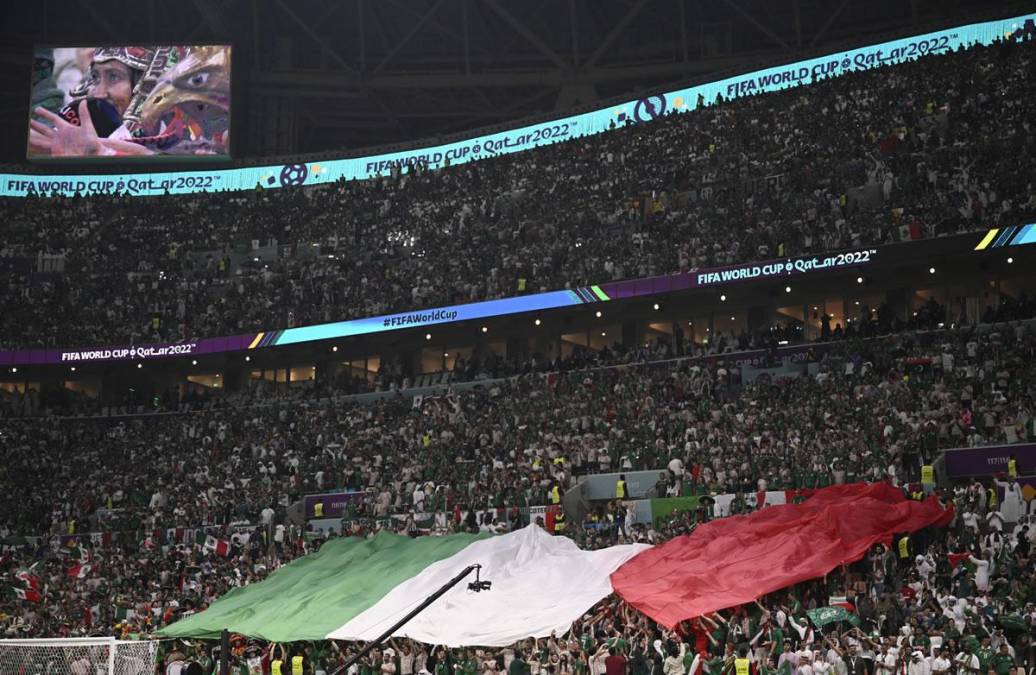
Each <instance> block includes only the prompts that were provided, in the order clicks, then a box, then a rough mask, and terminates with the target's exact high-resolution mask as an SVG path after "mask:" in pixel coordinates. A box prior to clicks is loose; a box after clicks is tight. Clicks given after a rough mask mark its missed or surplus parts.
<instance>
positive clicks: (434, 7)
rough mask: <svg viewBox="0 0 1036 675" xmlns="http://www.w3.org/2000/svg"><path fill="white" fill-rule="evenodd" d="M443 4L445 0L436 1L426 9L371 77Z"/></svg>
mask: <svg viewBox="0 0 1036 675" xmlns="http://www.w3.org/2000/svg"><path fill="white" fill-rule="evenodd" d="M444 2H445V0H437V1H436V3H435V4H434V5H432V6H431V7H429V8H428V11H426V12H425V13H424V15H423V16H422V17H421V18H420V20H418V22H417V23H416V24H414V25H413V26H412V27H411V28H410V30H409V31H407V34H406V35H404V36H403V37H402V38H401V39H400V40H399V42H397V43H396V44H395V46H394V47H392V49H391V50H390V51H389V53H388V54H386V55H385V58H383V59H382V60H381V63H379V64H378V65H377V66H375V67H374V71H373V73H372V74H373V75H377V74H378V73H380V72H381V71H383V70H384V69H385V66H387V65H388V64H389V63H391V62H392V59H394V58H395V57H396V54H398V53H399V51H400V50H401V49H403V47H405V46H406V45H407V43H408V42H410V40H412V39H413V37H414V36H415V35H417V34H418V33H419V32H420V31H421V29H422V28H424V25H425V24H426V23H428V21H429V20H431V18H432V17H433V16H435V13H436V12H438V11H439V8H440V7H442V5H443V3H444Z"/></svg>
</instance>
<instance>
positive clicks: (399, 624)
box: [331, 565, 489, 675]
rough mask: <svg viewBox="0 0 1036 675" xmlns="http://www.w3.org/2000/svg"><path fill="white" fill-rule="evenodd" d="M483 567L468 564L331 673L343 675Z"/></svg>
mask: <svg viewBox="0 0 1036 675" xmlns="http://www.w3.org/2000/svg"><path fill="white" fill-rule="evenodd" d="M481 568H482V565H468V566H467V567H465V568H464V569H463V570H462V571H461V572H460V573H459V574H458V575H457V576H455V577H453V578H452V579H450V580H449V581H447V582H446V583H445V584H444V585H443V586H442V588H440V589H439V590H437V591H436V592H434V593H432V594H431V595H429V596H428V597H427V598H425V599H424V601H423V602H422V603H421V604H420V605H418V606H417V607H415V608H414V609H413V610H411V611H410V613H409V614H407V615H406V616H404V617H403V618H402V619H400V620H399V621H397V622H396V623H395V624H393V625H392V626H391V627H390V628H389V629H388V630H386V631H385V632H384V633H382V634H381V635H379V636H378V637H377V638H375V639H374V640H373V641H371V642H368V643H367V644H366V645H365V646H364V647H363V649H361V650H360V651H359V652H358V653H356V654H354V655H353V657H352V658H351V659H347V660H346V662H345V663H343V664H342V665H341V666H339V667H338V668H336V669H335V670H334V671H333V672H332V673H331V675H341V673H344V672H346V671H347V670H348V669H349V667H350V666H352V665H353V664H354V663H356V662H357V661H359V660H360V659H362V658H363V657H364V656H366V655H367V654H368V653H369V652H370V651H371V650H372V649H374V648H375V647H377V646H378V645H380V644H381V643H383V642H384V641H385V640H387V639H389V638H390V637H391V636H392V634H393V633H395V632H396V631H397V630H399V629H400V628H401V627H403V626H404V625H406V624H407V623H408V622H409V621H410V620H411V619H413V618H414V617H415V616H417V615H418V614H420V613H421V612H423V611H424V610H426V609H428V606H429V605H431V604H432V603H433V602H435V601H436V600H438V599H439V598H440V597H442V595H443V594H444V593H446V591H448V590H450V589H451V588H453V587H454V586H456V585H457V584H459V583H460V582H461V581H463V580H464V577H466V576H468V575H469V574H471V572H472V570H477V569H481ZM482 583H484V584H488V583H489V582H488V581H486V582H482ZM485 588H488V586H485Z"/></svg>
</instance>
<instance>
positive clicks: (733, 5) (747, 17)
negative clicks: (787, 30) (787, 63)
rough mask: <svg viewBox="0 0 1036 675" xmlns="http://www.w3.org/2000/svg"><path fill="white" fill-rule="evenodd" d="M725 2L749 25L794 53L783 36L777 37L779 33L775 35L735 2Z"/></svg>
mask: <svg viewBox="0 0 1036 675" xmlns="http://www.w3.org/2000/svg"><path fill="white" fill-rule="evenodd" d="M723 2H724V3H726V5H727V6H728V7H730V8H731V9H732V10H734V11H735V12H737V13H738V14H739V15H740V16H741V17H742V18H743V19H744V20H745V21H747V22H748V23H750V24H752V25H753V26H755V27H756V28H758V29H759V30H760V31H762V33H763V35H765V36H766V37H768V38H770V39H771V40H773V41H774V42H776V43H777V44H779V45H780V46H781V47H784V49H785V51H789V52H790V51H792V49H791V45H789V44H788V43H787V42H785V41H784V39H783V38H781V36H779V35H777V33H774V32H773V31H772V30H770V29H769V28H768V27H767V26H766V25H765V24H763V23H761V22H760V21H759V20H758V19H756V18H755V17H754V16H752V15H751V14H749V13H748V12H746V11H745V10H743V9H742V8H741V6H740V5H738V4H737V3H736V2H734V0H723Z"/></svg>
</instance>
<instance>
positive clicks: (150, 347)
mask: <svg viewBox="0 0 1036 675" xmlns="http://www.w3.org/2000/svg"><path fill="white" fill-rule="evenodd" d="M877 255H878V253H877V251H876V250H875V249H859V250H853V251H846V252H843V253H832V254H828V255H821V256H811V257H803V258H786V259H781V260H769V261H763V262H758V263H746V264H743V265H734V266H731V267H723V268H717V269H711V270H700V271H694V272H685V273H682V274H670V275H665V276H659V277H648V278H643V279H626V280H623V281H612V282H609V283H604V284H600V285H596V286H579V287H577V288H575V289H567V290H561V291H549V292H546V293H534V294H532V295H522V296H518V297H512V298H501V299H499V300H486V301H484V302H472V303H468V304H465V305H453V306H450V307H437V308H433V309H423V310H415V311H412V312H400V313H397V314H386V315H383V316H372V317H367V318H363V319H351V320H348V321H336V322H334V323H323V324H316V325H313V326H301V327H299V328H287V329H284V330H275V331H263V332H259V333H248V334H245V335H232V336H228V337H218V338H205V339H201V340H196V341H194V342H181V343H167V344H146V345H129V346H118V347H94V348H86V349H27V350H18V351H0V364H3V365H14V366H17V365H22V364H25V365H31V364H62V363H64V364H68V365H76V364H79V363H98V362H118V361H137V362H141V361H147V360H153V359H159V358H168V357H177V356H181V357H182V356H198V355H202V354H215V353H220V352H229V351H240V350H247V349H258V348H261V347H273V346H283V345H291V344H297V343H300V342H315V341H318V340H331V339H336V338H347V337H355V336H358V335H371V334H375V333H384V332H387V331H394V330H405V329H408V328H426V327H430V326H436V325H441V324H449V323H457V322H461V321H472V320H475V319H488V318H492V317H499V316H508V315H514V314H524V313H528V312H536V311H545V310H551V309H559V308H563V307H573V306H576V305H583V304H593V303H600V302H608V301H609V300H617V299H626V298H636V297H642V296H653V295H658V294H662V293H672V292H674V291H682V290H688V289H693V288H704V287H723V286H726V285H728V284H734V283H739V282H748V281H754V280H757V279H776V278H785V277H792V276H800V275H804V274H811V273H816V272H824V271H833V270H838V269H848V268H855V267H860V266H864V265H868V264H870V263H872V262H874V260H875V258H876V256H877Z"/></svg>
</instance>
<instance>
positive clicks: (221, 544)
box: [205, 534, 230, 558]
mask: <svg viewBox="0 0 1036 675" xmlns="http://www.w3.org/2000/svg"><path fill="white" fill-rule="evenodd" d="M205 550H206V551H215V552H216V555H221V556H223V557H224V558H225V557H227V556H228V555H230V542H228V541H225V540H223V539H216V538H215V537H213V536H212V535H211V534H210V535H207V536H206V537H205Z"/></svg>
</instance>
